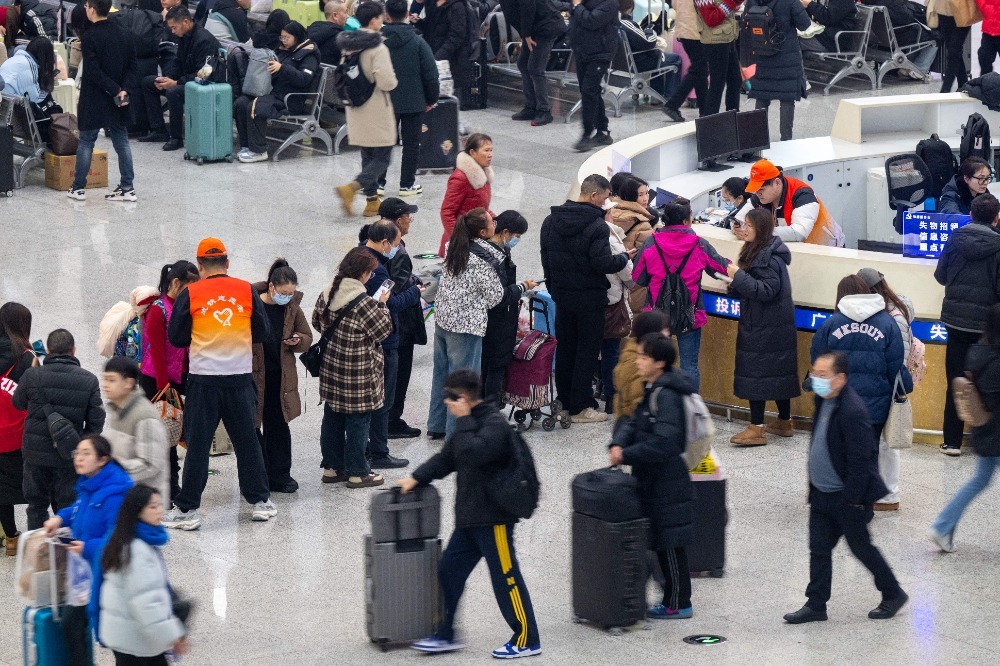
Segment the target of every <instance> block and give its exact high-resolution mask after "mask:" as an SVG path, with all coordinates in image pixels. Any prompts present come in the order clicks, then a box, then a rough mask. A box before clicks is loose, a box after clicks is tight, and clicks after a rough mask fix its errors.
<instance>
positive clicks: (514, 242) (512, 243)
mask: <svg viewBox="0 0 1000 666" xmlns="http://www.w3.org/2000/svg"><path fill="white" fill-rule="evenodd" d="M520 240H521V239H520V238H518V237H517V236H514V237H513V238H511V239H510V240H509V241H507V242H506V243H504V245H506V246H507V249H508V250H513V249H514V246H515V245H517V243H518V241H520Z"/></svg>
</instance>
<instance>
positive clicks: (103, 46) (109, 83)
mask: <svg viewBox="0 0 1000 666" xmlns="http://www.w3.org/2000/svg"><path fill="white" fill-rule="evenodd" d="M80 44H81V48H82V50H83V62H84V67H83V83H82V84H81V85H80V103H79V105H78V107H77V125H78V127H79V128H80V130H81V131H82V130H99V129H102V128H105V127H125V126H126V125H127V124H128V117H129V110H128V107H125V106H120V107H119V106H115V102H114V98H115V96H117V95H118V93H120V92H121V91H122V90H124V89H125V86H126V85H127V84H128V83H131V82H132V81H134V80H135V67H136V61H135V44H134V43H133V41H132V35H130V34H129V33H127V32H125V31H124V30H123V29H122V28H121V27H120V26H118V25H115V24H114V23H112V22H111V21H108V20H104V21H98V22H97V23H94V24H93V25H91V26H90V28H88V29H87V31H86V32H84V33H83V37H82V38H81V39H80Z"/></svg>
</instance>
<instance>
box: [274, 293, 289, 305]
mask: <svg viewBox="0 0 1000 666" xmlns="http://www.w3.org/2000/svg"><path fill="white" fill-rule="evenodd" d="M271 300H273V301H274V302H275V304H276V305H288V304H289V303H291V302H292V297H291V296H286V295H285V294H275V295H274V296H272V297H271Z"/></svg>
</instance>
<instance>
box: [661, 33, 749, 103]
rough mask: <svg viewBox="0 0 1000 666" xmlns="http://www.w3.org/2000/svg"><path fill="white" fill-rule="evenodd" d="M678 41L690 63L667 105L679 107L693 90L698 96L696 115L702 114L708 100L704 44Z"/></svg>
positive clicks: (685, 40) (693, 40) (693, 41)
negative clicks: (697, 112)
mask: <svg viewBox="0 0 1000 666" xmlns="http://www.w3.org/2000/svg"><path fill="white" fill-rule="evenodd" d="M680 43H681V46H683V47H684V52H685V53H687V56H688V60H690V61H691V64H690V66H688V71H687V72H686V73H685V74H684V77H683V78H682V79H681V82H680V84H678V86H677V90H675V91H674V94H673V95H671V97H670V99H668V100H667V106H669V107H670V108H672V109H679V108H681V104H683V103H684V100H686V99H687V97H688V95H689V94H690V93H691V91H692V90H693V91H694V94H695V97H697V98H698V111H699V114H698V115H702V116H704V115H705V103H706V102H707V101H708V56H707V55H706V53H705V46H704V45H703V44H702V43H701V42H699V41H698V40H697V39H681V40H680ZM738 71H739V70H737V72H738ZM737 90H739V89H738V88H737Z"/></svg>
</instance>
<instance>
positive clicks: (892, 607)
mask: <svg viewBox="0 0 1000 666" xmlns="http://www.w3.org/2000/svg"><path fill="white" fill-rule="evenodd" d="M909 598H910V597H909V596H907V594H906V592H903V591H902V590H900V591H899V594H897V595H896V596H895V597H893V598H892V599H882V603H880V604H879V605H878V606H877V607H875V608H873V609H872V610H871V612H869V613H868V617H869V619H872V620H888V619H889V618H891V617H895V615H896V613H898V612H899V609H900V608H902V607H903V606H904V605H906V602H907V600H908V599H909Z"/></svg>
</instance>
